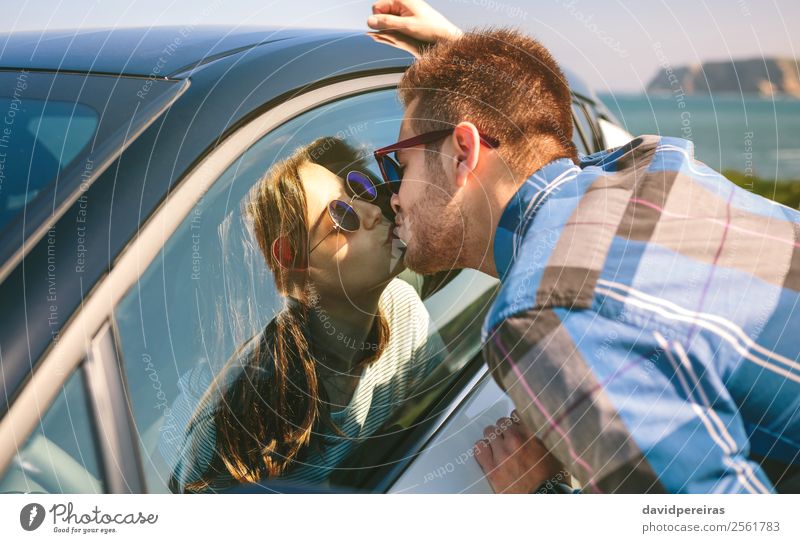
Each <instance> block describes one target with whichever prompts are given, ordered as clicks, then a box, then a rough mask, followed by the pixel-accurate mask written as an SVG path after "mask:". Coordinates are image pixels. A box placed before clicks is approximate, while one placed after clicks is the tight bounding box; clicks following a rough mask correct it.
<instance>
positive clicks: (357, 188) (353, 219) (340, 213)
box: [308, 171, 394, 254]
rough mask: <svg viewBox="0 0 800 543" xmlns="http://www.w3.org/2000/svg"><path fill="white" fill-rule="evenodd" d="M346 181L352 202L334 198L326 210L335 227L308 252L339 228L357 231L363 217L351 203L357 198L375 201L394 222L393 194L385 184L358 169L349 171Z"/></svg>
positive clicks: (346, 230)
mask: <svg viewBox="0 0 800 543" xmlns="http://www.w3.org/2000/svg"><path fill="white" fill-rule="evenodd" d="M345 181H346V183H345V184H346V186H347V189H348V191H349V192H350V194H351V196H350V202H344V201H342V200H332V201H331V202H330V203H329V204H328V206H327V208H326V211H327V212H328V216H329V217H330V218H331V221H333V228H331V229H330V231H329V232H328V233H327V234H325V236H323V238H322V239H321V240H319V241H318V242H317V243H316V245H314V247H312V248H311V250H310V251H308V254H311V253H312V252H313V251H314V249H316V248H317V247H319V245H320V244H321V243H322V242H323V241H325V240H326V239H327V237H328V236H330V235H331V234H333V233H334V232H336V231H337V230H343V231H345V232H355V231H356V230H358V229H359V228H360V227H361V219H359V218H358V213H356V210H355V209H353V207H352V206H351V205H350V204H352V203H353V200H355V199H359V200H364V201H366V202H371V203H374V204H375V205H377V206H378V207H379V208H380V209H381V212H382V213H383V215H384V216H385V217H386V218H388V219H389V220H390V221H392V222H394V213H393V211H392V208H391V205H390V203H389V199H390V198H391V194H387V193H386V187H384V186H383V184H381V185H376V184H375V183H373V182H372V180H371V179H370V178H369V177H367V176H366V175H364V174H363V173H361V172H357V171H352V172H349V173H348V174H347V177H346V178H345ZM324 213H325V211H323V214H324Z"/></svg>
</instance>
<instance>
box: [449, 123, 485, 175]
mask: <svg viewBox="0 0 800 543" xmlns="http://www.w3.org/2000/svg"><path fill="white" fill-rule="evenodd" d="M452 142H453V151H454V152H453V158H454V160H455V161H456V162H455V173H456V178H455V182H456V186H457V187H463V186H464V185H466V184H467V181H468V180H469V176H470V174H472V172H473V171H474V170H475V168H477V167H478V158H479V156H480V152H481V137H480V136H479V135H478V129H477V127H476V126H475V125H474V124H472V123H471V122H468V121H462V122H460V123H458V124H457V125H456V127H455V129H454V130H453V136H452Z"/></svg>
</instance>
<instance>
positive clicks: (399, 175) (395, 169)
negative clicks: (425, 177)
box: [381, 155, 403, 193]
mask: <svg viewBox="0 0 800 543" xmlns="http://www.w3.org/2000/svg"><path fill="white" fill-rule="evenodd" d="M381 166H383V172H384V175H385V177H386V182H387V184H388V185H389V190H391V191H392V192H394V193H396V192H397V191H398V190H399V189H400V181H401V180H402V179H403V170H402V169H401V168H400V165H399V164H398V163H397V162H395V161H394V159H393V158H392V157H390V156H387V155H384V156H382V157H381Z"/></svg>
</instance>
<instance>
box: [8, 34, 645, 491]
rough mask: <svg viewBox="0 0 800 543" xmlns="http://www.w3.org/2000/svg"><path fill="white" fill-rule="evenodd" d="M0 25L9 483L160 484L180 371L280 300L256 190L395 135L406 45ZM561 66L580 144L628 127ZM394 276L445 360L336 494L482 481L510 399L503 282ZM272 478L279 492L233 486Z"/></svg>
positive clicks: (337, 482)
mask: <svg viewBox="0 0 800 543" xmlns="http://www.w3.org/2000/svg"><path fill="white" fill-rule="evenodd" d="M0 41H2V43H3V44H4V46H3V48H2V50H0V79H1V80H2V84H0V113H2V115H3V117H4V123H3V126H2V127H0V153H1V154H0V182H1V183H2V184H0V300H2V307H3V325H2V327H0V369H2V371H1V372H0V380H1V381H2V387H0V416H2V418H1V419H0V492H5V493H8V492H47V493H103V492H107V493H145V492H148V493H166V492H169V488H168V485H167V481H168V480H169V476H170V472H171V467H170V466H169V465H168V463H167V462H166V460H165V459H164V458H163V457H162V455H161V454H160V453H159V447H158V443H159V442H160V441H163V440H165V439H167V440H169V439H170V438H172V437H174V435H175V433H176V432H179V431H180V429H179V428H176V426H175V424H174V420H173V414H172V413H171V412H170V406H171V403H172V401H173V400H174V399H175V397H176V396H177V395H178V394H179V393H180V390H179V385H178V380H179V378H180V376H181V375H183V374H184V373H185V372H186V371H187V370H188V369H189V368H191V367H192V366H193V365H196V364H203V363H205V364H215V363H217V362H218V361H223V360H225V359H227V357H229V356H230V354H231V353H232V352H233V350H234V349H235V348H236V346H237V345H239V344H240V343H241V341H242V340H243V339H245V338H247V337H249V335H251V334H252V333H253V332H254V330H258V329H260V327H263V326H264V324H265V323H266V322H268V321H269V319H271V318H272V317H273V316H274V315H275V313H276V311H277V310H278V309H279V308H280V307H281V306H282V303H283V301H282V299H281V297H280V296H279V295H278V294H277V293H276V292H275V288H274V286H273V285H272V281H271V276H270V274H269V271H268V270H267V269H266V266H264V264H263V260H262V259H261V255H260V253H259V251H258V250H257V247H255V246H254V245H253V244H252V243H249V242H248V241H247V239H246V237H245V236H244V234H243V233H244V232H246V229H247V225H246V224H245V222H244V220H243V218H242V213H241V206H240V203H241V201H242V199H243V197H244V196H245V194H246V193H247V192H248V190H249V189H250V188H251V187H252V186H253V184H254V183H255V182H256V181H257V180H258V179H259V177H260V174H263V172H264V171H265V170H266V169H267V168H268V167H269V166H270V164H272V163H273V162H274V161H275V160H277V159H279V158H281V157H283V156H286V155H287V154H288V153H290V152H291V150H292V149H294V148H296V147H297V146H299V145H301V144H304V143H307V142H309V141H311V140H313V139H314V138H317V137H320V136H327V135H334V136H337V137H340V138H343V139H345V140H346V141H348V142H349V143H351V144H353V145H354V146H356V147H357V148H360V149H364V150H365V151H367V150H371V149H374V148H376V147H380V146H382V145H386V144H388V143H391V142H393V141H394V140H395V139H396V137H397V134H398V129H399V124H400V121H401V118H402V109H401V107H400V104H399V102H398V100H397V97H396V86H397V83H398V81H399V80H400V77H401V75H402V73H403V71H404V70H405V69H406V68H407V67H408V66H409V65H410V64H411V63H412V62H413V61H414V56H413V55H412V54H411V53H409V52H408V51H403V50H400V49H398V48H395V47H392V46H390V45H387V44H385V43H381V42H379V41H378V40H375V39H373V38H372V37H370V36H369V35H368V34H365V33H363V32H354V31H342V30H320V29H313V30H312V29H294V28H292V29H276V28H249V27H225V26H185V27H156V28H115V29H96V30H53V31H46V32H19V33H13V34H6V35H3V36H0ZM568 78H569V83H570V86H571V89H572V93H573V98H574V100H573V113H574V118H575V128H576V130H575V135H574V140H575V143H576V145H577V146H578V149H579V151H580V152H581V153H587V154H588V153H592V152H595V151H598V150H601V149H603V148H606V147H610V146H616V145H620V144H622V143H624V142H625V141H627V139H629V138H630V135H629V134H627V133H626V132H625V131H624V130H623V129H622V128H620V126H619V123H618V122H617V121H616V119H614V117H613V116H612V115H611V114H610V113H609V111H608V109H606V107H605V106H604V105H603V104H602V102H601V101H600V100H599V99H598V98H597V96H596V95H595V94H594V93H593V92H592V91H591V90H590V89H589V88H588V87H587V86H586V85H584V84H583V83H582V82H581V80H580V79H579V78H578V77H577V76H576V75H574V74H571V73H570V74H568ZM401 277H402V278H403V279H405V280H406V281H408V282H409V283H410V284H412V285H413V286H415V288H417V290H418V292H419V293H420V294H421V296H422V297H423V299H424V302H425V305H426V307H427V309H428V311H429V312H430V314H431V318H432V321H433V322H434V323H435V324H436V326H437V328H438V331H439V333H440V334H441V336H442V337H443V339H444V340H445V342H446V344H447V345H448V347H449V354H448V357H447V359H446V360H445V362H444V363H443V364H442V365H441V366H440V367H439V368H438V369H437V370H436V371H435V372H434V374H433V375H431V376H430V377H429V378H428V380H427V381H426V382H425V383H423V384H422V385H423V386H422V387H421V388H420V390H419V391H417V395H416V396H415V401H413V402H407V404H406V405H404V406H402V407H401V408H399V409H398V410H397V412H396V413H395V414H394V415H393V416H392V418H391V420H390V421H388V422H387V424H386V425H385V427H384V428H383V429H382V430H381V431H380V432H378V433H376V434H375V435H376V437H375V438H374V439H370V440H369V442H368V443H365V444H363V445H362V446H361V447H359V448H358V449H357V451H356V453H354V454H353V455H351V456H350V457H349V458H348V459H347V460H346V462H345V464H343V465H342V466H339V467H338V468H337V470H335V474H334V476H333V477H332V479H331V483H330V486H329V488H328V489H329V490H331V489H344V490H346V491H359V492H408V493H411V492H491V488H490V486H489V484H488V482H487V480H486V479H485V478H484V476H483V473H482V472H481V470H480V468H479V466H478V465H477V463H476V462H475V461H474V459H472V458H471V453H470V451H471V447H472V445H473V443H474V442H475V441H476V440H477V439H478V438H480V437H481V436H482V431H483V428H484V427H485V426H487V425H489V424H493V423H494V422H495V421H496V420H497V419H498V418H500V417H503V416H507V415H508V414H509V413H510V412H511V410H512V408H513V406H512V404H511V402H510V400H509V399H508V398H507V397H505V395H504V394H503V393H502V391H501V390H500V389H499V388H498V387H497V385H496V384H495V382H494V381H493V379H492V377H491V375H490V373H489V372H488V369H487V366H486V364H485V363H484V362H483V360H482V357H481V353H480V346H481V345H480V328H481V324H482V321H483V318H484V316H485V314H486V312H487V310H488V308H489V306H490V305H491V302H492V299H493V295H494V293H495V291H496V288H497V281H496V280H495V279H493V278H491V277H489V276H486V275H483V274H481V273H480V272H477V271H472V270H462V271H453V272H450V273H446V274H436V275H433V276H426V277H421V276H418V275H416V274H414V273H411V272H408V271H406V272H403V275H402V276H401ZM275 488H278V489H279V490H281V491H286V490H287V489H286V488H283V489H281V487H276V486H274V485H272V486H271V485H270V484H269V482H268V481H267V482H265V483H264V484H263V485H256V486H255V487H253V488H249V489H248V488H247V487H242V488H240V489H238V490H239V491H254V490H255V491H275ZM288 490H291V489H290V488H289V489H288Z"/></svg>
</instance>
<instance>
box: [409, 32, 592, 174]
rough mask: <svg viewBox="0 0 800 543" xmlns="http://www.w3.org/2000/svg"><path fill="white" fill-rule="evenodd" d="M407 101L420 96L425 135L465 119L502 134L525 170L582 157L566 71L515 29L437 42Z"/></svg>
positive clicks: (512, 165) (418, 128)
mask: <svg viewBox="0 0 800 543" xmlns="http://www.w3.org/2000/svg"><path fill="white" fill-rule="evenodd" d="M399 91H400V100H401V101H402V102H403V105H404V106H406V107H408V106H409V105H410V104H411V102H413V101H414V100H415V99H416V98H419V101H418V102H417V104H416V106H415V108H414V111H413V112H412V113H413V119H412V121H411V122H412V126H413V128H414V131H415V132H416V133H418V134H420V133H423V132H428V131H432V130H439V129H442V128H446V127H453V126H455V125H456V124H458V123H459V122H461V121H469V122H472V123H473V124H474V125H475V126H477V127H478V130H480V131H481V132H483V133H486V134H487V135H489V136H493V137H495V138H497V139H499V140H500V142H501V144H500V147H499V148H498V153H499V154H500V156H501V158H502V159H503V160H504V161H505V162H506V164H508V167H509V169H510V170H511V171H512V172H513V173H514V174H517V175H525V176H526V177H527V176H528V175H530V174H532V173H533V172H534V170H535V167H536V166H537V165H538V166H541V165H543V164H545V163H546V162H549V161H551V160H554V159H556V158H561V157H567V158H571V159H573V160H577V150H576V148H575V144H574V143H572V98H571V94H570V90H569V85H568V83H567V79H566V77H564V74H563V73H562V72H561V69H560V68H559V67H558V64H557V63H556V61H555V59H553V56H552V55H551V54H550V52H549V51H548V50H547V49H546V48H545V47H544V46H543V45H542V44H541V43H539V42H538V41H536V40H535V39H533V38H530V37H528V36H525V35H524V34H522V33H520V32H517V31H515V30H510V29H490V30H487V31H476V32H468V33H465V34H464V35H463V36H461V37H460V38H457V39H454V40H446V41H441V42H439V43H437V44H436V45H435V46H433V47H431V48H430V49H428V50H427V51H425V52H424V53H423V54H422V56H421V58H420V59H419V60H418V61H417V62H416V63H415V64H413V65H412V66H411V67H410V68H409V69H408V70H407V71H406V73H405V75H404V76H403V78H402V80H401V81H400V86H399Z"/></svg>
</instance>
